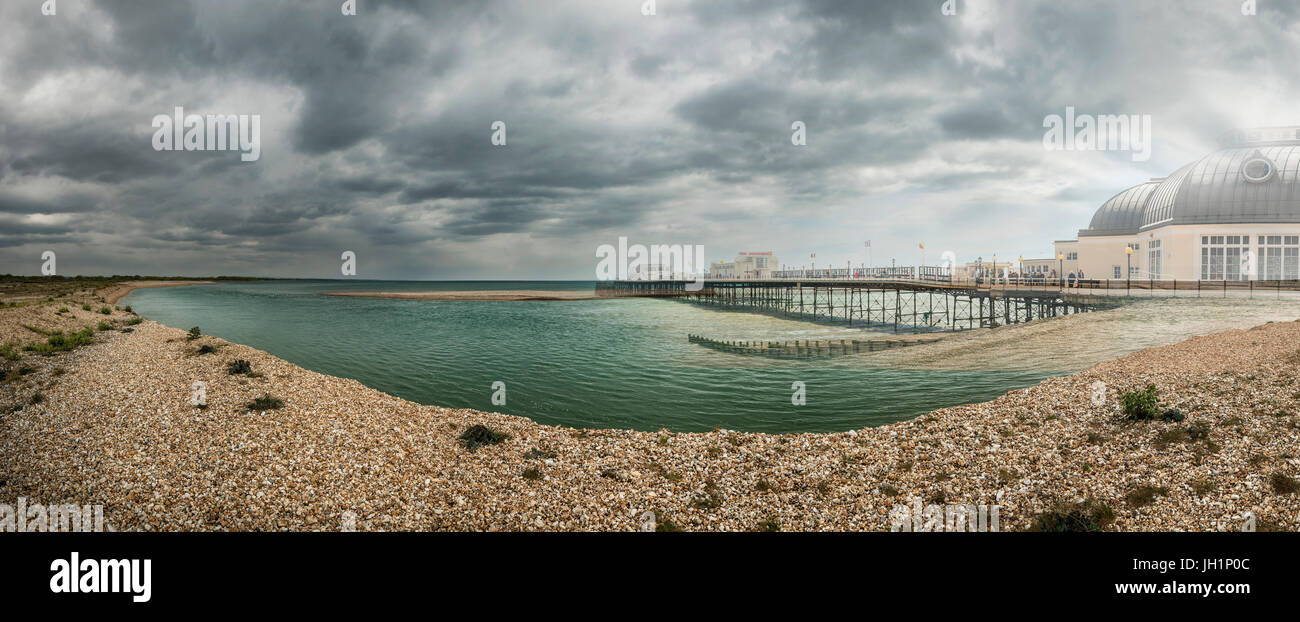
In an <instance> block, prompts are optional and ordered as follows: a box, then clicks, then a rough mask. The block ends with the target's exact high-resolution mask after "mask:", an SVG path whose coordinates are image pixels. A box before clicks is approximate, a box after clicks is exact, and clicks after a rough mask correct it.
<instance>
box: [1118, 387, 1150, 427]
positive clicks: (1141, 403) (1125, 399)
mask: <svg viewBox="0 0 1300 622" xmlns="http://www.w3.org/2000/svg"><path fill="white" fill-rule="evenodd" d="M1119 401H1120V406H1121V407H1122V409H1123V411H1124V418H1126V419H1130V420H1132V421H1151V420H1155V419H1159V418H1160V400H1159V399H1158V398H1157V397H1156V385H1154V384H1149V385H1147V386H1146V388H1145V389H1134V390H1132V391H1128V392H1126V393H1124V394H1123V395H1122V396H1120V398H1119Z"/></svg>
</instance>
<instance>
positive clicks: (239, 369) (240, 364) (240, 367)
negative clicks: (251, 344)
mask: <svg viewBox="0 0 1300 622" xmlns="http://www.w3.org/2000/svg"><path fill="white" fill-rule="evenodd" d="M252 372H253V365H252V364H251V363H249V362H248V361H245V360H244V359H238V360H234V361H231V362H230V363H228V364H226V373H227V374H230V375H231V376H234V375H236V374H250V373H252Z"/></svg>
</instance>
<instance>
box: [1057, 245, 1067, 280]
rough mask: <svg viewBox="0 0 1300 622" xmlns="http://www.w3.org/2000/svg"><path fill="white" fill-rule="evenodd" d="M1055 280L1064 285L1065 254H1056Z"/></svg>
mask: <svg viewBox="0 0 1300 622" xmlns="http://www.w3.org/2000/svg"><path fill="white" fill-rule="evenodd" d="M1056 278H1058V279H1060V280H1061V283H1062V284H1064V283H1065V253H1057V254H1056Z"/></svg>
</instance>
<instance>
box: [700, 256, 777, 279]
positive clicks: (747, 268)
mask: <svg viewBox="0 0 1300 622" xmlns="http://www.w3.org/2000/svg"><path fill="white" fill-rule="evenodd" d="M778 266H779V264H778V263H777V261H776V255H775V254H774V253H772V251H767V252H762V253H740V254H738V255H736V259H735V260H733V261H715V262H713V263H712V264H709V278H711V279H770V278H772V273H773V272H776V270H777V267H778Z"/></svg>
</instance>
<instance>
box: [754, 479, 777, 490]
mask: <svg viewBox="0 0 1300 622" xmlns="http://www.w3.org/2000/svg"><path fill="white" fill-rule="evenodd" d="M754 488H756V489H758V491H759V492H771V491H773V490H776V486H773V485H772V482H769V481H767V480H766V479H760V480H758V483H757V484H755V485H754Z"/></svg>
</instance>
